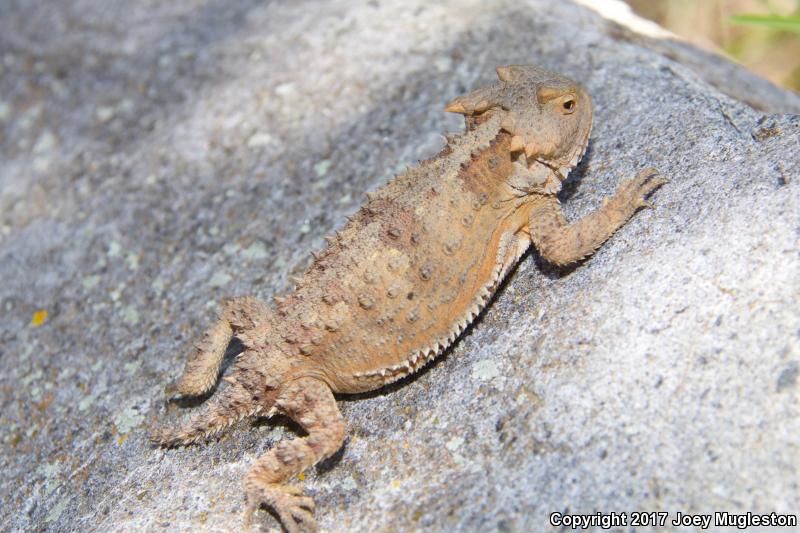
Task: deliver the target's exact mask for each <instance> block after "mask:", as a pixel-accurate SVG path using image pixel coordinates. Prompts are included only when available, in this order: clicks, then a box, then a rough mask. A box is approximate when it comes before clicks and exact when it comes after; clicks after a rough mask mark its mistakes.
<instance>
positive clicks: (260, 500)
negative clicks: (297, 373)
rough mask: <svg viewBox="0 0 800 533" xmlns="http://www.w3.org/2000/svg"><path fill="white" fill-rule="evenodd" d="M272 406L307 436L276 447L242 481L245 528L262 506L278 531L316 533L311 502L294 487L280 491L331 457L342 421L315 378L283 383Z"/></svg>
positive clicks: (341, 432)
mask: <svg viewBox="0 0 800 533" xmlns="http://www.w3.org/2000/svg"><path fill="white" fill-rule="evenodd" d="M285 387H286V388H285V389H284V390H283V392H282V393H281V394H280V396H279V397H278V400H277V401H276V403H275V405H276V407H277V408H278V409H279V410H280V411H281V412H283V413H285V414H286V415H287V416H289V417H290V418H292V419H293V420H294V421H296V422H297V423H298V424H300V426H302V428H303V429H304V430H306V431H307V432H308V436H307V437H303V438H298V439H294V440H289V441H281V442H279V443H278V444H277V445H276V446H275V447H274V448H272V449H271V450H270V451H269V452H267V453H265V454H264V455H262V456H261V457H259V458H258V460H257V461H256V463H255V464H254V465H253V467H252V468H251V469H250V473H248V474H247V478H246V479H245V483H244V484H245V491H246V495H247V508H246V510H245V527H247V528H249V527H250V525H251V522H252V517H253V513H254V511H256V510H257V509H258V508H259V507H260V506H261V505H267V506H268V507H271V508H272V509H274V510H275V512H276V513H277V514H278V516H279V517H280V520H281V522H282V523H283V526H284V527H285V528H286V529H287V530H288V531H289V532H290V533H294V532H297V531H299V524H303V525H305V526H306V527H307V528H308V529H310V530H312V531H316V527H317V526H316V522H315V520H314V516H313V514H312V512H313V510H314V501H313V500H312V499H311V498H310V497H308V496H304V495H303V492H302V490H301V489H300V488H299V487H295V486H291V485H285V484H284V483H285V482H286V480H288V479H289V478H290V477H292V476H294V475H296V474H299V473H300V472H302V471H303V470H305V469H306V468H308V467H310V466H312V465H314V464H316V463H317V462H319V461H321V460H323V459H325V458H327V457H330V456H331V455H333V454H334V453H335V452H336V450H338V449H339V448H340V447H341V446H342V442H343V441H344V420H343V419H342V415H341V413H339V408H338V407H337V406H336V400H335V399H334V397H333V393H332V392H331V390H330V388H328V386H327V385H326V384H325V383H323V382H322V381H319V380H317V379H314V378H300V379H298V380H296V381H293V382H290V383H287V384H286V385H285Z"/></svg>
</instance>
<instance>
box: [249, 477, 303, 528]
mask: <svg viewBox="0 0 800 533" xmlns="http://www.w3.org/2000/svg"><path fill="white" fill-rule="evenodd" d="M248 485H249V486H248V487H247V489H246V490H247V508H246V509H245V512H244V527H245V529H247V530H250V529H251V527H252V522H253V514H254V513H255V512H256V511H257V510H258V509H259V507H261V506H262V505H266V506H267V507H270V508H272V509H273V510H274V511H275V513H276V514H277V515H278V518H280V520H281V523H282V524H283V527H284V528H286V531H287V532H288V533H300V524H302V525H304V526H305V527H306V529H308V530H309V531H316V530H317V522H316V520H314V515H313V514H312V513H313V511H314V500H312V499H311V498H310V497H308V496H305V495H304V494H303V490H302V489H301V488H300V487H294V486H292V485H280V484H277V483H269V484H268V483H258V482H257V481H255V480H251V482H250V483H248Z"/></svg>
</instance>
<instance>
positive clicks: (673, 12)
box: [626, 0, 800, 92]
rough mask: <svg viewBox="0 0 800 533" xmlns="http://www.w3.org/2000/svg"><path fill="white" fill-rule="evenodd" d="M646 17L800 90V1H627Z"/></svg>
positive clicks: (694, 41) (760, 73)
mask: <svg viewBox="0 0 800 533" xmlns="http://www.w3.org/2000/svg"><path fill="white" fill-rule="evenodd" d="M626 1H627V3H628V4H629V5H630V6H631V8H632V9H633V10H634V11H635V12H636V13H637V14H639V15H641V16H642V17H644V18H647V19H650V20H652V21H655V22H657V23H658V24H660V25H661V26H663V27H664V28H666V29H668V30H670V31H672V32H673V33H676V34H678V35H680V36H681V37H684V38H685V39H687V40H688V41H690V42H692V43H694V44H695V45H697V46H700V47H702V48H705V49H707V50H712V51H716V52H720V53H723V54H724V55H726V56H728V57H730V58H731V59H733V60H735V61H738V62H739V63H741V64H743V65H744V66H746V67H747V68H749V69H751V70H753V71H754V72H756V73H758V74H759V75H761V76H764V77H765V78H768V79H769V80H771V81H772V82H773V83H775V84H777V85H781V86H783V87H786V88H788V89H791V90H793V91H795V92H800V0H626Z"/></svg>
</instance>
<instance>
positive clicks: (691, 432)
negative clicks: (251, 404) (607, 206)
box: [0, 0, 800, 531]
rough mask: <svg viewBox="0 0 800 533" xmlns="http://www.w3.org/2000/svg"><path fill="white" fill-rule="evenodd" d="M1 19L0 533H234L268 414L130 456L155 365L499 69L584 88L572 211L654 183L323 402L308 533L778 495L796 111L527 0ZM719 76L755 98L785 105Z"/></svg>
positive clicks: (795, 265)
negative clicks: (607, 220) (651, 170)
mask: <svg viewBox="0 0 800 533" xmlns="http://www.w3.org/2000/svg"><path fill="white" fill-rule="evenodd" d="M0 11H1V12H2V13H3V15H2V17H0V48H1V51H0V188H1V189H2V196H0V280H2V281H1V282H0V313H1V314H0V316H1V317H2V319H1V320H0V369H2V372H1V375H0V446H2V455H0V471H2V472H3V476H2V477H0V508H2V509H3V512H2V513H1V514H0V530H3V531H7V530H11V531H31V530H48V531H87V530H97V531H161V530H169V531H232V530H237V529H238V527H239V525H240V523H241V522H240V519H241V515H240V513H241V510H242V507H243V495H242V492H241V479H242V477H243V475H244V474H245V472H246V471H247V468H248V465H249V464H250V463H251V461H252V460H253V459H254V458H255V457H256V456H258V455H259V454H261V453H263V452H264V451H265V450H267V449H269V447H270V446H272V445H273V443H274V442H275V441H276V440H277V439H279V438H282V437H284V436H285V435H286V434H287V433H288V434H291V433H292V428H291V427H290V426H288V425H287V424H286V423H285V421H281V420H278V421H277V423H272V422H267V421H259V422H258V423H256V424H254V425H253V424H240V425H239V426H236V427H235V428H234V429H233V430H232V431H231V432H230V433H229V434H228V435H227V436H226V437H224V438H223V439H221V440H220V441H218V442H215V443H211V444H209V445H205V446H200V447H193V448H188V449H179V450H169V451H164V450H160V449H154V448H152V447H151V446H150V445H149V444H148V443H147V441H146V434H145V430H146V427H147V426H148V425H149V424H150V423H152V422H153V421H155V420H163V419H170V418H172V419H174V418H175V417H176V416H185V414H186V413H187V412H188V411H189V410H190V409H185V408H182V407H180V406H176V405H174V404H172V405H169V406H168V405H167V404H166V403H165V394H164V386H165V384H167V383H168V382H169V381H171V380H173V379H175V378H176V377H177V376H178V374H179V372H180V370H181V369H182V367H183V360H184V353H185V351H186V349H187V347H188V346H189V344H190V343H191V342H192V341H193V340H194V338H195V337H196V335H198V334H199V333H200V331H201V329H202V328H203V327H204V326H205V325H206V324H207V323H208V321H209V320H210V319H211V317H212V316H213V313H214V309H215V307H216V302H217V301H218V300H219V299H220V298H221V297H223V296H225V295H233V294H248V293H254V294H256V295H258V296H261V297H263V298H269V297H270V296H271V295H273V294H276V293H280V292H283V291H285V290H286V289H287V286H288V282H287V276H288V275H290V274H293V273H298V272H300V271H302V270H303V269H304V267H305V265H306V263H307V257H308V252H309V251H310V250H313V249H319V248H321V247H322V242H323V241H322V238H323V235H325V234H326V233H328V232H330V231H331V230H333V229H335V228H336V227H337V226H339V225H341V224H342V223H343V219H344V215H346V214H348V213H351V212H353V211H354V210H355V209H356V208H357V207H358V205H359V202H360V198H361V195H362V193H363V192H364V191H366V190H369V189H370V188H374V187H375V186H377V185H379V184H380V183H382V182H383V181H384V180H385V179H386V178H387V177H389V176H391V175H392V174H393V173H395V172H397V171H399V170H400V169H402V168H403V167H404V166H405V165H408V164H414V163H415V162H416V161H417V160H418V159H421V158H424V157H428V156H431V155H433V154H434V153H435V152H436V151H437V150H438V148H439V146H440V140H439V137H438V134H439V133H442V132H445V131H447V130H455V129H456V128H458V127H460V120H459V119H458V117H454V116H445V114H443V113H442V112H441V108H442V106H443V104H444V103H445V102H446V101H447V100H448V99H450V98H451V97H453V96H455V95H458V94H461V93H463V92H464V91H465V90H466V89H469V88H472V87H475V86H477V85H479V84H481V83H485V82H488V81H491V80H492V79H493V78H494V73H493V68H494V67H495V66H497V65H500V64H508V63H533V64H538V65H543V66H546V67H549V68H552V69H554V70H558V71H560V72H563V73H565V74H567V75H570V76H572V77H574V78H575V79H578V80H580V81H581V82H582V83H584V84H585V86H586V87H587V88H588V89H589V91H590V93H591V94H592V95H593V98H594V101H595V106H596V113H595V129H594V133H593V136H592V141H591V144H590V150H589V152H588V153H587V155H586V157H585V158H584V161H583V163H582V164H581V165H580V166H579V168H578V169H577V170H576V172H575V173H574V176H573V177H572V178H571V179H570V181H569V186H568V187H567V188H566V191H565V193H564V199H565V200H566V206H567V207H566V209H567V212H568V215H569V216H571V217H578V216H581V215H583V214H585V213H587V212H589V211H590V210H592V209H593V208H594V207H595V206H597V205H598V204H599V202H601V199H602V197H603V196H604V195H607V194H610V193H611V192H612V191H613V190H614V189H615V187H616V185H617V183H618V182H619V181H620V180H621V179H623V178H625V177H629V176H631V175H632V174H633V173H634V172H635V171H636V170H637V169H639V168H642V167H645V166H655V167H658V168H659V169H661V170H662V171H663V172H664V173H666V174H668V175H670V176H671V177H672V182H671V183H670V184H668V185H667V186H665V187H664V188H663V189H662V190H661V191H659V192H658V193H657V195H656V203H657V204H658V208H657V209H656V210H653V211H646V212H641V213H639V214H638V215H637V216H636V217H635V218H634V219H633V221H632V222H631V223H630V224H629V225H627V226H626V227H625V228H624V229H623V230H622V231H620V232H619V233H618V234H617V235H616V236H614V237H613V238H612V239H611V241H610V242H609V243H608V244H607V245H606V246H604V247H603V248H602V249H601V250H600V252H599V253H598V254H597V255H596V256H595V257H594V258H592V259H591V260H589V261H588V262H586V263H584V264H582V265H579V266H577V267H575V268H572V269H568V270H565V271H555V270H553V269H552V268H549V267H547V266H546V265H541V264H540V261H539V260H538V257H537V256H536V254H535V253H533V254H530V255H529V256H528V257H526V258H525V260H524V261H523V262H522V264H521V265H520V266H519V268H518V269H517V270H516V271H515V272H514V273H513V275H512V276H511V278H510V280H509V281H508V283H507V284H506V285H505V287H504V289H503V290H502V292H501V293H500V294H499V295H498V297H497V298H496V300H495V302H494V305H493V306H492V307H491V308H490V309H489V310H488V311H487V312H486V313H484V315H483V316H482V318H481V319H480V321H479V322H478V323H477V324H476V325H475V327H474V328H472V329H470V330H469V331H468V333H467V334H466V335H464V337H463V338H462V339H461V341H460V342H459V343H458V344H457V345H456V347H455V348H454V349H453V350H451V351H450V352H449V353H448V354H447V355H446V357H444V358H442V359H440V360H439V361H438V362H436V363H435V364H434V365H432V366H431V367H430V368H428V369H426V370H425V371H424V372H422V373H421V374H420V375H418V376H415V377H414V378H413V379H409V380H406V381H405V382H403V383H401V384H400V385H399V386H393V387H390V388H388V389H386V390H383V391H380V392H379V393H376V394H371V395H366V396H364V397H361V398H342V402H341V406H342V410H343V412H344V415H345V417H346V419H347V421H348V433H349V438H348V441H347V443H346V445H345V447H344V449H343V451H342V452H341V453H339V454H338V455H336V456H335V457H333V458H332V459H330V460H329V461H327V462H326V463H324V464H323V465H322V466H320V467H318V468H315V469H312V470H311V471H310V472H308V473H307V475H306V479H305V486H306V488H307V491H308V492H309V493H310V494H311V495H313V496H314V498H315V499H316V501H317V506H318V510H317V517H318V519H319V522H320V525H321V528H322V529H323V530H325V531H417V530H419V531H422V530H425V531H453V530H463V531H477V530H480V531H532V530H533V531H542V530H548V529H551V528H550V526H549V525H548V522H547V520H548V516H549V514H550V513H551V512H554V511H561V512H594V511H636V510H639V511H642V510H644V511H658V510H663V511H670V512H671V513H672V516H671V517H674V516H675V512H677V511H682V512H711V511H734V512H746V511H753V512H771V511H775V512H783V513H789V512H794V513H797V512H798V511H800V509H798V507H797V505H798V501H800V487H799V486H798V479H800V476H799V475H798V464H799V461H798V458H799V457H800V417H799V416H798V415H800V403H799V402H798V398H799V396H800V385H798V374H800V304H798V301H800V260H799V259H800V179H799V178H800V175H799V174H800V172H798V171H799V170H800V157H799V156H800V118H798V117H797V116H791V115H764V114H762V112H760V111H756V110H755V109H754V108H752V107H750V106H749V105H747V104H745V103H743V102H741V101H738V100H736V99H733V98H731V97H729V96H726V95H725V94H723V92H722V91H720V90H718V89H717V88H716V87H715V86H714V85H716V86H717V87H719V86H721V85H724V84H725V83H728V82H726V77H725V76H723V75H720V72H722V71H723V70H724V68H725V64H716V65H715V66H714V69H713V72H714V76H715V80H716V81H715V83H714V85H711V84H710V83H708V82H707V81H704V73H703V71H702V68H699V69H698V68H694V67H696V66H697V65H694V67H693V68H689V67H686V66H683V65H682V64H680V63H678V62H676V60H675V59H674V57H673V58H670V56H668V55H664V54H663V53H661V52H660V51H659V50H662V51H663V47H662V48H659V47H658V46H655V45H653V46H651V45H650V44H648V39H644V38H643V39H633V40H632V39H623V38H620V37H619V35H620V32H619V31H618V27H616V26H615V25H613V24H610V23H608V22H607V21H605V20H603V19H602V18H600V17H599V16H598V15H597V14H596V13H594V12H593V11H590V10H587V9H586V8H583V7H578V6H575V5H573V4H570V3H567V2H556V1H544V0H529V1H525V2H456V1H450V2H443V3H437V4H435V5H433V4H430V3H427V2H418V1H410V2H389V1H375V2H367V3H358V4H355V3H353V5H351V4H350V3H348V2H293V3H285V4H278V3H262V2H256V1H241V2H235V3H234V2H227V1H226V2H223V1H221V0H218V1H212V0H207V1H185V2H180V3H162V2H145V1H142V2H122V1H120V0H104V1H102V2H100V1H98V0H79V1H76V2H69V3H66V2H64V3H45V2H43V1H25V2H22V1H11V0H5V1H3V2H2V5H0ZM684 53H689V52H686V50H684ZM730 68H731V71H732V72H733V71H735V72H736V75H735V76H734V75H731V77H730V78H728V80H736V79H744V78H748V76H749V75H746V74H742V72H741V71H740V70H738V69H736V68H734V67H730ZM720 69H723V70H720ZM749 78H750V79H751V80H753V81H752V86H753V87H760V88H761V89H759V90H763V93H758V92H756V93H754V94H751V95H750V98H749V99H748V101H749V102H750V103H751V104H753V105H756V104H755V103H754V102H756V101H758V100H759V99H761V101H762V103H764V105H761V106H759V107H761V108H764V109H770V108H772V107H771V105H767V104H769V102H772V103H773V104H774V102H776V101H780V102H786V103H787V108H786V110H796V109H799V108H800V107H798V103H797V102H798V98H797V96H796V95H792V94H789V93H784V92H781V91H780V90H779V89H777V88H774V87H771V86H768V85H766V84H763V83H762V82H759V81H756V78H754V77H752V76H750V77H749ZM722 88H723V89H724V87H722ZM726 92H728V93H729V94H735V91H726ZM775 94H779V95H780V98H776V99H771V98H770V95H775ZM39 310H46V311H47V313H48V315H47V317H46V319H45V320H44V322H43V323H42V324H41V325H39V326H36V325H35V324H34V323H33V319H32V317H34V314H35V313H36V311H39ZM37 317H38V318H41V314H40V315H37ZM259 520H260V523H261V525H262V527H263V528H264V529H269V528H276V527H277V525H276V522H275V521H274V519H273V518H271V517H270V516H269V515H267V514H261V515H260V517H259ZM684 530H685V531H689V530H693V528H685V529H684ZM731 530H733V529H731Z"/></svg>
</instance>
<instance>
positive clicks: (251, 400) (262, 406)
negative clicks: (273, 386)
mask: <svg viewBox="0 0 800 533" xmlns="http://www.w3.org/2000/svg"><path fill="white" fill-rule="evenodd" d="M234 378H235V376H234ZM229 382H230V385H228V386H227V387H225V388H224V389H223V390H221V391H220V392H218V393H217V394H216V395H214V396H213V397H212V398H211V399H210V400H209V401H208V402H206V403H205V404H204V405H203V406H202V407H201V408H200V410H199V411H198V412H197V413H195V414H194V415H193V416H191V417H190V418H189V420H187V421H186V422H184V423H182V424H180V425H179V426H177V427H160V428H155V429H153V430H151V431H150V441H151V442H152V443H154V444H158V445H159V446H168V447H171V446H180V445H186V444H193V443H196V442H200V441H203V440H207V439H209V438H211V437H214V436H216V435H218V434H220V433H221V432H222V431H224V430H225V429H227V428H228V427H229V426H231V425H232V424H234V423H236V422H238V421H239V420H242V419H243V418H246V417H249V416H256V415H258V414H259V413H261V412H265V411H266V410H268V408H269V407H271V405H270V404H271V402H270V401H268V400H269V398H268V396H269V390H268V389H267V388H266V387H263V386H262V387H261V388H260V389H259V390H260V394H259V393H258V392H256V393H254V391H251V390H250V388H248V387H246V386H245V385H243V384H242V383H239V382H238V381H236V380H235V379H231V380H230V381H229Z"/></svg>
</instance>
